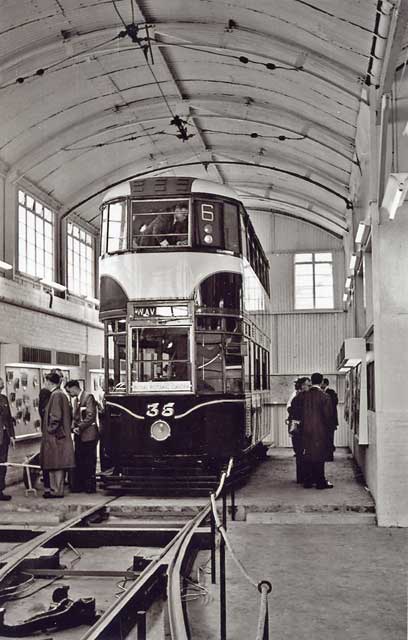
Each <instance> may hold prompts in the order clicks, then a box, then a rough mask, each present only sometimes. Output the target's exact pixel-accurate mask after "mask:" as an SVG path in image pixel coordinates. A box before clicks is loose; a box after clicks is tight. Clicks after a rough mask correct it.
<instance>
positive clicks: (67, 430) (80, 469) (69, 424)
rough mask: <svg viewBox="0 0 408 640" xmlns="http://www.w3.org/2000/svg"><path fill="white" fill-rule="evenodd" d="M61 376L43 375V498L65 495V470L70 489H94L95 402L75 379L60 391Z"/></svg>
mask: <svg viewBox="0 0 408 640" xmlns="http://www.w3.org/2000/svg"><path fill="white" fill-rule="evenodd" d="M62 379H63V376H62V372H61V371H60V370H58V369H55V370H53V371H52V372H51V373H49V374H48V375H47V376H46V377H45V380H46V386H45V388H44V389H42V390H41V392H40V399H39V412H40V416H41V424H42V438H41V449H40V464H41V468H42V470H43V476H44V489H45V490H44V494H43V497H44V498H63V497H64V484H65V476H66V473H67V471H68V472H70V484H71V491H74V492H82V491H85V492H86V493H94V492H95V491H96V475H95V474H96V447H97V443H98V435H99V434H98V426H97V412H98V407H97V403H96V400H95V398H94V396H93V395H92V394H91V393H88V392H86V391H85V390H82V389H81V386H80V383H79V382H78V380H70V381H68V382H67V383H66V384H65V388H64V390H62V388H61V383H62ZM69 398H70V400H71V402H70V400H69ZM71 434H73V435H74V441H73V440H72V435H71Z"/></svg>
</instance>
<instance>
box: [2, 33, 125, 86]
mask: <svg viewBox="0 0 408 640" xmlns="http://www.w3.org/2000/svg"><path fill="white" fill-rule="evenodd" d="M121 37H122V36H121V35H120V34H117V35H116V36H114V37H113V38H109V40H105V41H104V42H100V43H99V44H96V45H94V46H93V47H89V48H88V49H84V50H82V51H78V53H74V54H72V55H70V56H66V57H65V58H62V59H61V60H58V61H57V62H53V63H51V64H49V65H48V66H46V67H40V68H39V69H37V70H36V71H34V72H33V73H29V74H27V75H26V76H19V77H18V78H16V79H15V80H12V81H10V82H6V83H5V84H3V85H0V90H1V89H7V88H9V87H12V86H14V85H15V84H23V83H24V82H25V81H26V80H30V79H32V80H34V79H35V78H36V77H42V76H43V75H44V74H45V72H46V71H49V70H50V69H55V67H58V66H60V65H62V64H64V63H65V62H68V61H69V60H74V59H75V58H78V57H80V56H84V55H87V54H89V53H92V52H93V51H96V50H97V49H99V48H100V47H104V46H106V45H108V44H111V43H112V42H115V40H118V39H119V38H121Z"/></svg>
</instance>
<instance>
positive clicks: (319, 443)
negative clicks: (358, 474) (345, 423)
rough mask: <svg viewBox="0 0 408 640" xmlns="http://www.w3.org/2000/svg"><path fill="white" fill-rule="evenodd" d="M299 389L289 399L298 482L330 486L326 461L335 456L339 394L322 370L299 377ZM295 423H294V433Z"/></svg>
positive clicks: (306, 485) (324, 487) (320, 487)
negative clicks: (325, 466) (326, 473)
mask: <svg viewBox="0 0 408 640" xmlns="http://www.w3.org/2000/svg"><path fill="white" fill-rule="evenodd" d="M295 384H297V387H298V388H297V389H296V392H295V394H293V397H292V398H291V399H290V400H289V402H288V407H287V408H288V414H289V424H290V435H291V437H292V443H293V448H294V451H295V455H296V475H297V478H296V479H297V482H298V483H302V484H303V486H304V487H305V489H310V488H312V487H313V486H315V487H316V489H331V488H332V487H333V485H332V484H331V482H328V480H327V479H326V476H325V468H324V465H325V462H329V461H331V460H333V452H334V449H335V447H334V432H335V430H336V429H337V425H338V417H337V402H338V398H337V394H336V392H335V391H334V390H333V389H330V388H329V387H328V385H329V381H328V379H327V378H323V376H322V374H321V373H313V374H312V376H311V378H310V379H309V378H306V377H305V378H302V379H299V380H298V381H296V383H295ZM292 425H295V428H293V430H292V433H291V428H292Z"/></svg>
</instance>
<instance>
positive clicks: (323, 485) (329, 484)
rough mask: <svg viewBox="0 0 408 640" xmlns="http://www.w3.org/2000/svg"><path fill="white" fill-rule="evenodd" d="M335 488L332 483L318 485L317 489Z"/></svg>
mask: <svg viewBox="0 0 408 640" xmlns="http://www.w3.org/2000/svg"><path fill="white" fill-rule="evenodd" d="M333 486H334V485H332V483H331V482H325V483H324V484H317V485H316V489H333Z"/></svg>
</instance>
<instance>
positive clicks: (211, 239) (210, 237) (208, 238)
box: [204, 234, 214, 244]
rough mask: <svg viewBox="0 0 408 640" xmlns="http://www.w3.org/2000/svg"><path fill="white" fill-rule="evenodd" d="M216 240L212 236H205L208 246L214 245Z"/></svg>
mask: <svg viewBox="0 0 408 640" xmlns="http://www.w3.org/2000/svg"><path fill="white" fill-rule="evenodd" d="M213 240H214V238H213V237H212V236H210V235H209V234H208V235H206V236H204V242H205V243H206V244H212V243H213Z"/></svg>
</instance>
